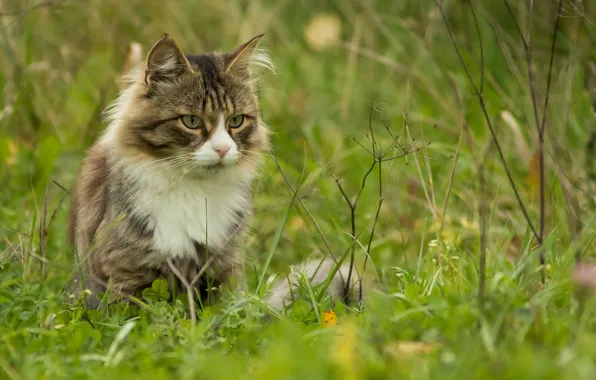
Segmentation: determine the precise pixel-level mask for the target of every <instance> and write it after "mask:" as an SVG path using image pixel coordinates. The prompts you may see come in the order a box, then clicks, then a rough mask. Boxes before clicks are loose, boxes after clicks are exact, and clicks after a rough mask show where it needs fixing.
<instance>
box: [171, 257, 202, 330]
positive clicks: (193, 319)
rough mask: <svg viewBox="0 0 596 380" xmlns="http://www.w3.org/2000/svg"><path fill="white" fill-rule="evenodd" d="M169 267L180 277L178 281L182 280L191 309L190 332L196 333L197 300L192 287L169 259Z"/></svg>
mask: <svg viewBox="0 0 596 380" xmlns="http://www.w3.org/2000/svg"><path fill="white" fill-rule="evenodd" d="M168 266H169V267H170V269H171V270H172V272H174V274H175V275H176V277H178V279H179V280H180V282H182V284H183V285H184V287H185V288H186V294H187V296H188V307H189V309H190V323H191V324H190V332H191V334H192V333H194V330H195V326H196V324H197V312H196V308H195V300H194V296H193V294H194V292H193V290H192V285H191V284H190V283H189V282H188V280H187V279H186V278H185V277H184V276H183V275H182V274H181V273H180V271H179V270H178V268H176V266H175V265H174V263H173V262H172V259H168ZM197 278H198V276H197Z"/></svg>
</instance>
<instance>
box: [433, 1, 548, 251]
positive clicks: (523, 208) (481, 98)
mask: <svg viewBox="0 0 596 380" xmlns="http://www.w3.org/2000/svg"><path fill="white" fill-rule="evenodd" d="M435 4H436V5H437V6H438V7H439V9H440V11H441V16H442V18H443V22H444V24H445V26H446V28H447V32H448V34H449V37H450V39H451V42H452V44H453V46H454V48H455V51H456V53H457V56H458V58H459V61H460V63H461V65H462V68H463V69H464V72H465V74H466V76H467V78H468V81H469V82H470V84H471V85H472V88H473V89H474V92H475V94H476V96H477V97H478V101H479V103H480V107H481V109H482V113H483V114H484V118H485V120H486V123H487V125H488V128H489V130H490V133H491V135H492V138H493V141H494V143H495V147H496V148H497V152H498V154H499V159H500V160H501V164H502V165H503V168H504V169H505V173H506V174H507V179H508V180H509V184H510V186H511V188H512V190H513V192H514V194H515V198H516V200H517V203H518V204H519V207H520V209H521V211H522V213H523V215H524V218H525V219H526V222H527V223H528V226H529V228H530V230H532V234H533V235H534V237H535V238H536V239H537V240H539V239H540V235H539V234H538V231H537V230H536V228H535V227H534V223H532V219H531V218H530V214H529V213H528V210H527V208H526V206H525V204H524V202H523V200H522V199H521V195H520V194H519V191H518V190H517V185H516V184H515V181H514V180H513V176H512V174H511V170H510V169H509V166H508V165H507V160H506V159H505V155H504V153H503V149H502V148H501V144H500V143H499V140H498V139H497V135H496V132H495V129H494V127H493V124H492V120H491V118H490V116H489V115H488V111H487V108H486V104H485V102H484V96H483V94H482V93H481V92H480V90H479V89H478V87H477V86H476V84H475V83H474V81H473V79H472V75H471V74H470V71H469V69H468V66H467V65H466V62H465V61H464V58H463V56H462V54H461V51H460V50H459V46H458V44H457V42H456V40H455V36H454V35H453V30H452V28H451V25H450V24H449V21H448V19H447V16H446V15H445V11H444V10H443V7H442V6H441V5H440V3H439V2H438V0H435Z"/></svg>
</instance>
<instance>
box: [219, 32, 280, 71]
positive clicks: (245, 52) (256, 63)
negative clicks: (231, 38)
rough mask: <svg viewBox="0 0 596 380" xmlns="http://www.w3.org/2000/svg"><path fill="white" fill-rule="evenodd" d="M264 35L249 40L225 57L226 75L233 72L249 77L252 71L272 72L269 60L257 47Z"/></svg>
mask: <svg viewBox="0 0 596 380" xmlns="http://www.w3.org/2000/svg"><path fill="white" fill-rule="evenodd" d="M263 36H264V34H259V35H258V36H256V37H253V38H251V39H250V40H248V41H247V42H245V43H244V44H242V45H240V46H239V47H238V48H236V50H234V51H233V52H231V53H228V54H227V55H226V56H225V66H226V73H228V72H235V73H237V74H240V75H246V76H251V74H252V71H253V69H255V68H259V67H260V68H266V69H270V70H273V64H272V63H271V59H270V58H269V57H268V56H267V55H266V54H265V53H264V52H262V51H259V50H257V45H258V43H259V40H260V39H261V37H263Z"/></svg>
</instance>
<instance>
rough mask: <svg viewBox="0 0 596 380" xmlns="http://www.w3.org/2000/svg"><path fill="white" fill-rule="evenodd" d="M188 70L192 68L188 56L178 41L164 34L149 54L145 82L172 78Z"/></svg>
mask: <svg viewBox="0 0 596 380" xmlns="http://www.w3.org/2000/svg"><path fill="white" fill-rule="evenodd" d="M186 70H192V68H191V66H190V63H189V62H188V60H187V59H186V56H185V55H184V53H182V50H180V48H179V47H178V44H177V43H176V41H174V40H173V39H172V38H171V37H170V36H168V35H167V34H164V36H163V37H162V38H161V39H160V40H159V41H157V42H156V43H155V45H153V47H152V48H151V50H150V51H149V54H148V55H147V66H146V68H145V83H147V84H150V83H152V82H159V81H163V80H171V79H173V78H175V77H177V76H178V75H180V74H182V73H183V72H184V71H186Z"/></svg>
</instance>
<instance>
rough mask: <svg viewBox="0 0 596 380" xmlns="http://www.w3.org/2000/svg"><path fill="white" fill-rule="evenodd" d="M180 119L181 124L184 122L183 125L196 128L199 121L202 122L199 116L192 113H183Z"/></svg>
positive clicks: (199, 123)
mask: <svg viewBox="0 0 596 380" xmlns="http://www.w3.org/2000/svg"><path fill="white" fill-rule="evenodd" d="M180 119H181V120H182V124H184V126H185V127H186V128H189V129H197V128H199V127H200V126H201V123H202V122H203V121H202V120H201V118H200V117H198V116H194V115H185V116H182V117H181V118H180Z"/></svg>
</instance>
